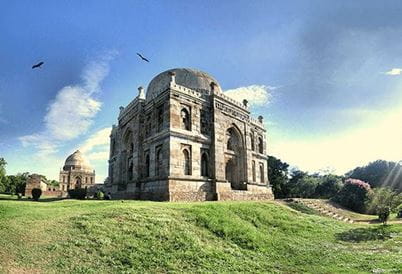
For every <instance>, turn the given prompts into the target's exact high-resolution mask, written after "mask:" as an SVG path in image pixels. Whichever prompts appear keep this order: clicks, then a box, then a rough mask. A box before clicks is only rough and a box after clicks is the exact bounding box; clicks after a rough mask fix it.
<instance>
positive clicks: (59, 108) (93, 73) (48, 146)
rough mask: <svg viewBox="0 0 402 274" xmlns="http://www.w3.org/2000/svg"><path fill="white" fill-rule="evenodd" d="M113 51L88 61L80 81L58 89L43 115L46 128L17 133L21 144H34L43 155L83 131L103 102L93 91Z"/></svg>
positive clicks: (106, 71) (53, 151)
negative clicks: (28, 132)
mask: <svg viewBox="0 0 402 274" xmlns="http://www.w3.org/2000/svg"><path fill="white" fill-rule="evenodd" d="M115 55H116V53H115V52H109V53H107V54H106V55H105V56H103V57H102V58H101V59H100V60H98V61H96V62H92V63H90V64H89V65H87V66H86V68H85V69H84V71H83V73H82V79H83V83H81V84H79V85H72V86H66V87H63V88H62V89H61V90H59V91H58V93H57V95H56V98H55V99H54V101H52V102H51V103H50V105H49V106H48V109H47V113H46V115H45V117H44V122H45V130H44V131H43V132H40V133H34V134H31V135H27V136H22V137H20V138H19V140H20V141H21V142H22V145H23V146H24V147H27V146H33V147H35V148H36V149H37V150H38V154H39V155H46V154H51V153H55V152H57V150H58V147H59V146H60V144H61V143H62V142H64V141H68V140H72V139H74V138H76V137H78V136H80V135H82V134H84V133H86V132H87V131H88V129H89V127H90V126H91V125H92V123H93V118H94V117H95V116H96V114H97V113H98V112H99V111H100V109H101V106H102V103H101V102H99V101H98V100H97V99H96V98H95V97H94V95H95V93H97V92H99V91H100V84H101V83H102V81H103V79H104V78H105V77H106V76H107V74H108V72H109V61H110V60H111V59H112V58H113V57H114V56H115Z"/></svg>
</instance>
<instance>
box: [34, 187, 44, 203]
mask: <svg viewBox="0 0 402 274" xmlns="http://www.w3.org/2000/svg"><path fill="white" fill-rule="evenodd" d="M41 195H42V190H41V189H40V188H34V189H32V199H34V200H35V201H38V200H39V198H40V196H41Z"/></svg>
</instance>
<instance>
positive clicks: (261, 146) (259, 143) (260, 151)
mask: <svg viewBox="0 0 402 274" xmlns="http://www.w3.org/2000/svg"><path fill="white" fill-rule="evenodd" d="M258 152H259V153H261V154H262V153H264V144H263V142H262V138H261V137H258Z"/></svg>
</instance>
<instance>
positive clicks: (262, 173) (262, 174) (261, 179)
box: [260, 163, 265, 184]
mask: <svg viewBox="0 0 402 274" xmlns="http://www.w3.org/2000/svg"><path fill="white" fill-rule="evenodd" d="M260 183H262V184H263V183H265V176H264V164H263V163H260Z"/></svg>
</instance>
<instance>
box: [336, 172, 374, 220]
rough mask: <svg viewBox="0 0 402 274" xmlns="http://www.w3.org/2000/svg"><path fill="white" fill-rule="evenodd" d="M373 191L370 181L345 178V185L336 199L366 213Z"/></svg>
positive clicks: (344, 204) (350, 207)
mask: <svg viewBox="0 0 402 274" xmlns="http://www.w3.org/2000/svg"><path fill="white" fill-rule="evenodd" d="M371 191H372V190H371V187H370V185H369V184H368V183H366V182H363V181H361V180H358V179H352V178H349V179H347V180H345V184H344V186H343V187H342V189H341V190H340V191H339V192H338V194H337V195H336V196H335V199H334V200H335V201H336V202H337V203H339V204H341V205H342V206H344V207H347V208H349V209H351V210H353V211H356V212H360V213H364V212H365V210H366V204H367V201H368V200H369V198H370V193H371Z"/></svg>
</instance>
